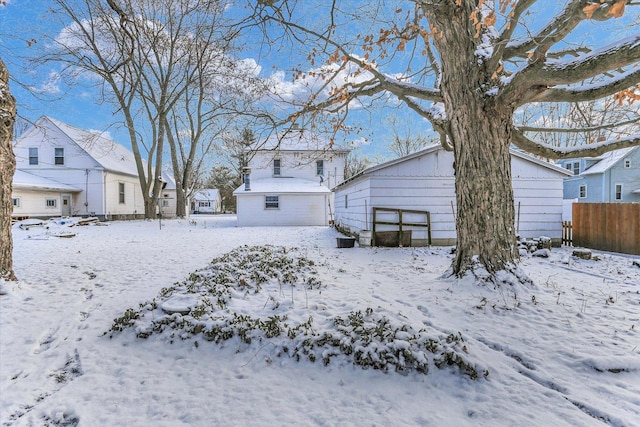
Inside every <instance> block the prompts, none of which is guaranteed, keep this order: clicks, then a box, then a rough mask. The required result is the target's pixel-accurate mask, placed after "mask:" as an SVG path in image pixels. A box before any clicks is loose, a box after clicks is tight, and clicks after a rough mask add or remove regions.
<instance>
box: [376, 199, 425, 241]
mask: <svg viewBox="0 0 640 427" xmlns="http://www.w3.org/2000/svg"><path fill="white" fill-rule="evenodd" d="M381 212H387V213H391V214H392V215H393V217H394V219H393V220H389V221H384V220H381V219H380V218H379V216H378V214H379V213H381ZM404 214H409V215H411V216H412V217H415V216H416V215H418V216H423V215H424V218H425V220H424V222H416V221H405V219H404V218H403V215H404ZM372 225H373V230H372V239H373V240H372V242H371V245H372V246H381V245H382V240H383V239H384V240H386V236H384V234H386V233H389V234H391V235H393V237H396V236H397V243H398V244H397V245H396V244H395V242H396V239H395V238H392V239H391V241H390V244H387V243H385V244H384V246H391V245H393V246H400V247H403V246H411V230H406V229H405V228H406V227H419V228H426V230H427V236H428V237H427V242H428V244H429V245H431V214H430V213H429V212H428V211H417V210H410V209H394V208H373V224H372ZM378 225H390V226H393V228H396V230H394V231H382V232H381V231H376V226H378Z"/></svg>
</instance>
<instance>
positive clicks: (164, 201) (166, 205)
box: [162, 200, 169, 208]
mask: <svg viewBox="0 0 640 427" xmlns="http://www.w3.org/2000/svg"><path fill="white" fill-rule="evenodd" d="M162 207H163V208H166V207H169V201H168V200H163V201H162Z"/></svg>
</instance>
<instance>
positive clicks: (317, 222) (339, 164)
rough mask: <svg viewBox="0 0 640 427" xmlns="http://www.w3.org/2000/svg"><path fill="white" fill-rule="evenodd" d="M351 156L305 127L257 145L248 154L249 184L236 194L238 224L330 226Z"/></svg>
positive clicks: (235, 192) (291, 130)
mask: <svg viewBox="0 0 640 427" xmlns="http://www.w3.org/2000/svg"><path fill="white" fill-rule="evenodd" d="M347 154H349V150H348V149H345V148H342V147H338V146H335V145H334V146H331V144H330V142H329V141H328V140H325V139H323V138H320V137H319V136H318V135H316V134H314V133H312V132H308V131H305V130H302V129H289V130H288V131H286V132H283V133H280V134H274V135H272V137H271V138H269V139H268V140H267V141H266V142H263V143H260V144H257V145H256V147H255V149H254V150H253V151H252V153H251V154H250V156H249V157H250V160H249V169H250V173H249V175H248V179H249V182H248V183H246V182H245V183H244V184H242V185H241V186H240V187H238V188H237V189H236V190H235V191H234V192H233V195H234V196H235V197H236V208H237V217H238V226H240V227H245V226H261V225H265V226H269V225H278V226H287V225H291V226H293V225H296V226H301V225H313V226H323V225H324V226H326V225H329V224H330V223H331V221H332V220H333V209H334V206H333V205H334V203H333V193H332V192H331V188H332V187H334V186H336V185H337V184H339V183H341V182H342V181H344V168H345V159H346V157H347ZM247 184H248V185H247Z"/></svg>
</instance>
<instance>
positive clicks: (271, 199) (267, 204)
mask: <svg viewBox="0 0 640 427" xmlns="http://www.w3.org/2000/svg"><path fill="white" fill-rule="evenodd" d="M279 207H280V198H279V196H265V197H264V208H265V209H278V208H279Z"/></svg>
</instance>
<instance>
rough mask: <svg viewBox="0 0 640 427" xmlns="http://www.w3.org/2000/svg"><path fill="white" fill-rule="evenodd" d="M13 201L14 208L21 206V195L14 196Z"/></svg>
mask: <svg viewBox="0 0 640 427" xmlns="http://www.w3.org/2000/svg"><path fill="white" fill-rule="evenodd" d="M11 201H12V202H13V207H14V208H19V207H20V206H22V199H20V197H12V198H11Z"/></svg>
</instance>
